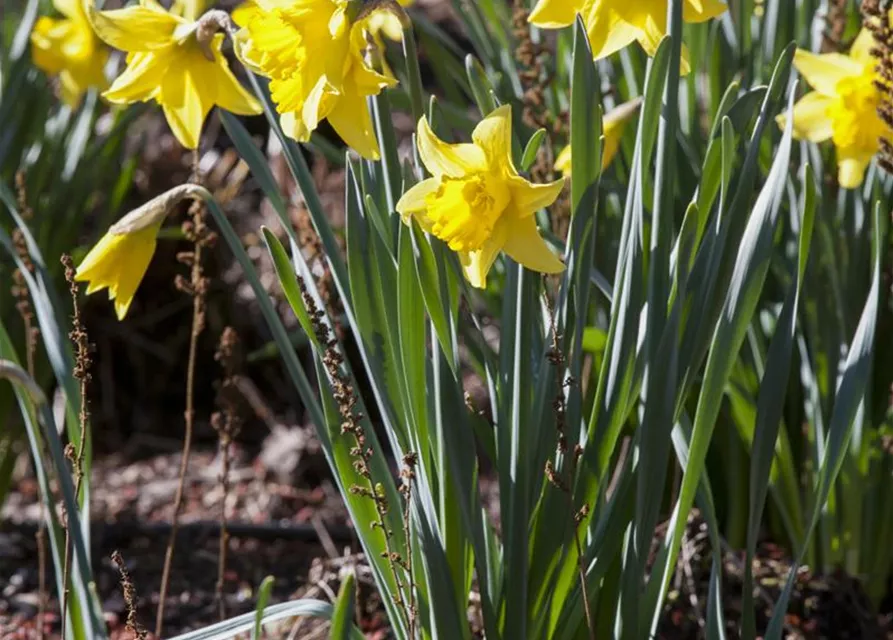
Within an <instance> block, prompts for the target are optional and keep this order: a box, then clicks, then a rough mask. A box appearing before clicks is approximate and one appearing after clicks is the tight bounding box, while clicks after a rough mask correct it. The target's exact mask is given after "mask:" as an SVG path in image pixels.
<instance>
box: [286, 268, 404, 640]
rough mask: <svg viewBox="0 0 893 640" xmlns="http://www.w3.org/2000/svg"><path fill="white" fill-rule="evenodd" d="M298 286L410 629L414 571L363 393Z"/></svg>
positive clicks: (359, 489)
mask: <svg viewBox="0 0 893 640" xmlns="http://www.w3.org/2000/svg"><path fill="white" fill-rule="evenodd" d="M298 286H299V288H300V290H301V296H302V298H303V301H304V305H305V307H306V308H307V313H308V315H309V316H310V320H311V322H312V323H313V332H314V333H315V334H316V338H317V340H319V342H320V344H322V345H324V347H325V352H324V354H323V358H322V363H323V366H324V367H325V369H326V372H327V373H328V376H329V379H330V381H331V384H332V395H333V396H334V398H335V403H336V404H337V405H338V412H339V413H340V414H341V420H342V423H341V434H342V435H348V436H351V437H352V438H353V442H354V446H353V447H352V448H351V450H350V455H351V456H352V457H353V459H354V463H353V467H354V470H355V471H356V472H357V474H358V475H359V476H360V477H361V478H362V479H363V484H355V485H353V486H352V487H350V488H349V489H348V490H349V491H350V493H352V494H354V495H357V496H362V497H365V498H368V499H370V500H372V502H373V503H374V504H375V510H376V513H377V514H378V520H377V521H375V522H373V523H372V524H371V526H372V527H373V528H374V529H378V530H380V531H381V532H382V535H383V536H384V543H385V551H384V552H383V553H382V557H383V558H385V559H386V560H387V561H388V566H389V567H390V570H391V575H392V577H393V579H394V584H395V585H396V587H397V594H396V595H394V596H393V602H394V604H395V605H396V606H397V607H399V608H400V609H401V610H402V611H403V615H404V616H405V618H406V622H407V628H410V627H412V626H413V625H414V624H415V623H414V620H415V618H414V615H413V613H412V610H411V608H412V607H413V606H414V598H413V596H412V595H410V597H409V598H407V597H405V596H404V595H403V591H404V590H405V589H406V584H404V582H403V580H402V579H401V577H400V575H401V573H403V574H406V575H408V574H409V573H410V565H409V563H407V562H406V560H404V558H403V556H402V555H401V554H400V553H399V552H398V551H396V550H395V549H394V532H393V531H392V530H391V529H390V528H389V527H388V526H387V518H388V512H389V504H388V499H387V496H386V495H385V493H384V490H383V489H381V487H380V485H378V484H377V483H376V482H375V481H374V480H373V478H372V471H371V470H370V468H369V463H370V460H371V459H372V455H373V451H372V448H371V447H370V446H369V444H368V442H367V440H366V433H365V430H364V428H363V424H362V420H363V414H362V413H361V412H359V411H357V409H356V406H357V404H358V403H359V396H358V395H357V392H356V390H355V389H354V387H353V385H352V384H351V381H350V378H349V377H348V375H347V374H346V373H345V372H344V370H343V364H344V356H343V355H342V354H341V352H340V351H339V349H338V341H337V340H336V339H335V338H333V337H332V333H331V331H330V329H329V327H328V325H327V324H326V323H325V322H324V321H323V318H324V317H325V313H324V312H323V311H321V310H320V309H319V307H318V306H317V304H316V300H314V299H313V296H311V295H310V293H309V292H308V291H307V287H306V285H305V284H304V280H303V278H301V277H300V276H298ZM404 524H405V523H404ZM410 637H412V636H410Z"/></svg>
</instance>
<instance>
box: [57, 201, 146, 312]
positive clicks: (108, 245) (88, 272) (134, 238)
mask: <svg viewBox="0 0 893 640" xmlns="http://www.w3.org/2000/svg"><path fill="white" fill-rule="evenodd" d="M162 220H163V218H162ZM162 220H157V221H153V222H151V223H149V224H147V225H146V226H145V227H142V228H139V229H136V230H133V231H129V232H127V231H122V232H120V233H116V232H115V227H112V228H111V229H109V231H108V232H107V233H106V234H105V235H104V236H103V237H102V239H101V240H100V241H99V242H97V243H96V245H95V246H94V247H93V248H92V249H91V250H90V252H89V253H88V254H87V256H86V257H85V258H84V260H83V261H82V262H81V264H80V265H79V266H78V269H77V273H76V274H75V279H76V280H78V281H80V282H88V283H89V284H88V285H87V295H90V294H91V293H95V292H97V291H102V290H103V289H105V288H108V290H109V300H113V301H114V303H115V313H116V314H117V316H118V320H123V319H124V316H126V315H127V310H128V309H129V308H130V303H131V302H133V296H134V294H135V293H136V290H137V288H138V287H139V285H140V282H141V281H142V279H143V276H144V275H145V274H146V269H148V268H149V262H150V261H151V260H152V255H153V254H154V253H155V245H156V244H157V241H158V230H159V229H160V228H161V223H162Z"/></svg>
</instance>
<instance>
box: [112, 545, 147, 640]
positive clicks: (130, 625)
mask: <svg viewBox="0 0 893 640" xmlns="http://www.w3.org/2000/svg"><path fill="white" fill-rule="evenodd" d="M112 562H113V563H114V564H115V567H116V568H117V569H118V575H120V576H121V590H122V591H123V592H124V605H125V607H126V608H127V621H126V622H125V623H124V625H125V627H124V628H125V629H127V630H128V631H130V633H132V634H133V636H134V637H135V638H137V640H146V638H147V637H148V633H147V632H146V629H145V628H144V627H143V625H141V624H140V623H139V621H138V620H137V619H136V587H134V586H133V580H131V579H130V574H129V573H128V571H127V566H126V565H125V564H124V558H123V557H121V554H120V552H118V551H114V552H113V553H112Z"/></svg>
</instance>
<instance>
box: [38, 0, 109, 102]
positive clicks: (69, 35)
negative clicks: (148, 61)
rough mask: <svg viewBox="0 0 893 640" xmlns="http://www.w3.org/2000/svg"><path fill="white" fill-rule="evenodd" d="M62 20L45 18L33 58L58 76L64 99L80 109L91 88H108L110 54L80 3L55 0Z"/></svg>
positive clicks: (41, 24) (40, 66)
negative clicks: (107, 66)
mask: <svg viewBox="0 0 893 640" xmlns="http://www.w3.org/2000/svg"><path fill="white" fill-rule="evenodd" d="M53 6H54V7H55V8H56V10H57V11H58V12H59V13H61V14H62V16H63V18H62V19H58V20H57V19H54V18H50V17H47V16H43V17H41V18H40V19H39V20H38V21H37V22H36V23H35V24H34V29H33V30H32V31H31V59H32V60H33V61H34V64H35V65H36V66H37V67H38V68H39V69H41V70H43V71H44V72H45V73H47V74H48V75H58V76H59V81H60V85H61V89H62V99H63V100H64V101H65V103H66V104H67V105H69V106H70V107H76V106H77V105H78V103H79V102H80V101H81V96H83V95H84V93H85V92H86V91H87V89H89V88H90V87H97V88H99V89H104V88H105V87H107V86H108V81H107V80H106V78H105V73H104V69H105V64H106V62H107V61H108V57H109V51H108V49H107V48H106V47H105V46H104V45H103V44H102V42H101V41H100V40H99V38H97V37H96V35H95V34H94V33H93V29H92V28H91V27H90V23H89V21H88V20H87V15H86V14H85V13H84V9H83V7H81V5H80V2H79V0H53Z"/></svg>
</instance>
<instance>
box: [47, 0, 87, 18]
mask: <svg viewBox="0 0 893 640" xmlns="http://www.w3.org/2000/svg"><path fill="white" fill-rule="evenodd" d="M53 7H54V8H55V9H56V11H58V12H59V13H61V14H62V15H63V16H65V17H66V18H70V19H72V20H74V19H76V18H78V17H80V16H82V15H83V9H81V7H80V0H53Z"/></svg>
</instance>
